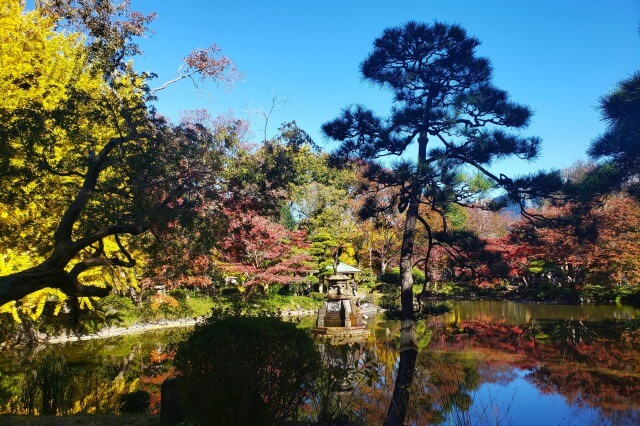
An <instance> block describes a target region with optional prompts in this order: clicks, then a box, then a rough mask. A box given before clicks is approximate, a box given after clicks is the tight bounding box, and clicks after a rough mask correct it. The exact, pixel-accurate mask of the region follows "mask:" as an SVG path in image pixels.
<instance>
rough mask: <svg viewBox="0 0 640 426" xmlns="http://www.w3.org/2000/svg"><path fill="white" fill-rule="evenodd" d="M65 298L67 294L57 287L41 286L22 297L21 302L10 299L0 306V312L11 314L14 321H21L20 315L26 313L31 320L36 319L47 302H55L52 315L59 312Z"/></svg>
mask: <svg viewBox="0 0 640 426" xmlns="http://www.w3.org/2000/svg"><path fill="white" fill-rule="evenodd" d="M65 300H67V295H66V294H64V293H63V292H62V291H60V290H58V289H57V288H49V287H47V288H43V289H42V290H38V291H36V292H33V293H31V294H29V295H28V296H26V297H24V298H22V300H21V301H20V302H21V303H20V304H18V303H16V301H11V302H9V303H5V304H4V305H2V306H0V313H7V314H11V316H12V317H13V319H14V321H16V322H17V323H22V319H21V318H20V316H21V315H26V316H28V317H29V318H31V319H32V320H36V319H38V318H39V317H40V315H42V312H43V311H44V307H45V304H46V303H47V302H52V303H55V304H56V306H55V308H54V315H57V314H58V313H59V312H60V308H61V307H62V305H63V304H64V302H65Z"/></svg>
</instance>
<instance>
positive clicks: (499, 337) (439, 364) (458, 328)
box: [0, 302, 640, 425]
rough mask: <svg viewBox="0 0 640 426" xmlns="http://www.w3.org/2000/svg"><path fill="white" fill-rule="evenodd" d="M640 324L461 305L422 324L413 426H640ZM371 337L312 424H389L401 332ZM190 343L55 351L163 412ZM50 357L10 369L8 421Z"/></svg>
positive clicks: (594, 311)
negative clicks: (177, 356) (321, 420)
mask: <svg viewBox="0 0 640 426" xmlns="http://www.w3.org/2000/svg"><path fill="white" fill-rule="evenodd" d="M639 323H640V320H639V312H638V309H636V308H632V307H626V306H615V305H614V306H581V307H576V306H549V305H523V304H516V303H497V302H460V303H458V304H456V305H455V307H454V311H453V312H452V313H450V314H447V315H444V316H441V317H438V318H435V319H432V320H430V321H429V322H428V323H427V322H422V323H420V324H418V327H417V335H418V339H419V345H420V348H421V351H420V354H419V357H418V361H417V368H416V376H415V381H414V392H413V395H414V397H413V398H412V402H411V407H410V412H409V416H410V418H409V421H410V422H411V423H412V424H419V425H423V424H473V425H477V424H514V425H518V424H524V425H529V424H572V425H575V424H611V425H627V424H628V425H631V424H633V425H636V424H640V398H639V397H638V395H640V331H639ZM368 326H369V329H370V331H371V336H370V337H369V338H368V339H367V340H366V341H364V342H362V345H353V346H351V347H330V346H326V345H325V346H323V347H322V348H321V349H322V352H323V354H324V356H325V358H326V359H327V360H326V364H327V366H328V369H327V371H328V372H329V373H330V374H332V375H333V376H331V377H330V376H326V375H325V377H324V380H325V382H324V386H325V391H324V393H319V394H316V395H315V397H316V399H315V400H310V401H309V404H308V406H307V407H306V410H307V412H306V417H307V418H310V419H312V418H317V417H318V416H319V415H320V413H321V412H323V410H324V412H325V413H327V414H326V418H329V417H331V418H334V419H337V418H340V416H341V415H344V416H347V417H349V418H350V419H352V420H355V421H358V422H361V423H363V424H381V423H382V422H383V419H384V417H385V415H386V410H387V407H388V403H389V400H390V398H391V391H392V389H391V386H390V384H392V383H393V382H394V379H395V377H394V372H395V370H396V367H397V363H398V337H399V324H398V323H397V322H394V321H386V320H384V318H382V317H381V316H378V317H374V318H371V319H370V320H369V323H368ZM183 336H184V330H180V331H178V330H168V331H164V332H157V333H145V334H144V335H138V336H126V337H119V338H114V339H108V340H102V341H87V342H78V343H74V344H67V345H64V346H59V347H57V349H56V350H58V351H60V352H62V353H63V354H64V356H65V357H66V359H67V364H68V365H69V367H70V368H71V369H72V371H73V374H75V375H76V376H77V377H78V378H81V380H82V381H83V382H85V383H87V384H91V383H94V382H95V383H96V386H95V388H96V389H109V386H111V385H112V384H113V381H114V380H115V379H116V378H117V377H118V376H121V377H123V378H124V379H125V383H127V384H131V383H133V382H134V381H136V380H137V381H138V383H137V386H138V387H140V388H142V389H145V390H147V391H148V392H149V393H150V394H151V399H152V404H153V403H157V401H158V400H159V385H160V384H161V383H162V381H163V380H164V379H165V378H167V377H169V376H171V374H172V372H171V364H170V359H171V344H172V342H177V341H179V340H180V339H182V338H183ZM40 356H41V355H40V354H38V355H35V356H33V357H32V359H30V358H29V357H28V356H27V357H25V356H24V354H21V356H20V357H17V358H11V357H7V356H5V357H3V358H2V359H0V372H1V373H2V376H1V377H0V398H1V401H0V402H2V404H1V405H2V406H3V407H4V411H5V412H6V411H7V410H9V405H10V402H11V401H15V400H16V398H17V397H19V393H20V392H21V389H20V383H21V380H22V379H21V378H22V377H24V373H25V371H29V369H30V368H33V366H34V365H35V363H37V361H38V359H39V358H40ZM363 367H365V369H364V371H366V374H365V373H364V372H363V370H362V369H363ZM100 380H102V381H103V382H104V383H107V384H109V386H107V385H99V384H98V381H100ZM87 389H89V388H87ZM92 389H93V388H92ZM85 393H89V391H86V392H85ZM85 400H86V396H85ZM89 402H91V401H89ZM89 402H85V408H84V410H85V411H90V410H91V407H90V404H89ZM74 403H75V402H74ZM94 406H96V407H98V408H93V409H94V410H98V409H99V410H104V411H108V407H102V408H100V406H99V405H98V402H95V403H94ZM302 416H303V417H304V416H305V414H304V413H303V414H302Z"/></svg>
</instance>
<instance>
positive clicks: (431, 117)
mask: <svg viewBox="0 0 640 426" xmlns="http://www.w3.org/2000/svg"><path fill="white" fill-rule="evenodd" d="M479 44H480V42H479V41H478V39H476V38H474V37H470V36H468V35H467V33H466V32H465V30H464V29H463V28H462V27H460V26H459V25H449V24H444V23H439V22H435V23H434V24H431V25H430V24H424V23H417V22H409V23H407V24H405V25H402V26H400V27H393V28H388V29H386V30H385V31H384V32H383V34H382V35H381V36H380V37H379V38H378V39H376V40H375V43H374V48H373V52H372V53H371V54H370V55H369V56H368V57H367V58H366V59H365V60H364V62H362V64H361V72H362V76H363V78H364V79H365V80H366V81H369V82H371V83H372V84H375V85H379V86H381V87H382V88H384V89H387V90H389V91H391V92H392V93H393V96H394V105H393V108H392V110H391V114H390V116H389V117H388V118H386V119H382V118H380V117H378V116H376V115H375V114H374V113H373V112H372V111H371V110H369V109H367V108H365V107H364V106H360V105H357V106H352V107H348V108H346V109H345V110H344V111H343V112H342V114H341V116H340V117H338V118H337V119H335V120H333V121H331V122H328V123H326V124H325V125H324V126H323V131H324V133H325V134H326V135H327V136H328V137H330V138H332V139H334V140H337V141H340V142H341V145H340V147H339V148H338V150H337V151H336V152H335V153H334V154H335V157H336V158H339V159H342V160H348V159H352V158H360V159H366V160H368V161H371V164H372V166H371V168H370V173H369V175H370V176H369V177H370V178H373V179H374V180H376V181H378V182H380V183H382V184H384V186H396V187H397V188H398V189H399V190H398V197H397V198H396V206H397V208H398V209H399V210H400V211H401V212H405V214H406V220H405V225H404V230H403V240H402V247H401V252H400V273H401V296H400V297H401V305H402V312H401V319H402V329H401V337H400V364H399V367H398V373H397V376H396V383H395V389H394V392H393V399H392V402H391V404H390V406H389V410H388V413H387V418H386V421H385V424H388V425H401V424H403V421H404V418H405V416H406V413H407V406H408V401H409V396H410V387H411V383H412V381H413V375H414V367H415V361H416V356H417V353H418V346H417V343H416V338H415V318H416V315H415V312H414V304H413V302H414V297H413V291H412V288H413V279H412V274H411V269H412V266H413V265H412V262H413V260H414V239H415V236H416V227H417V223H418V222H421V223H422V225H424V227H425V229H426V231H427V233H428V234H431V232H430V226H429V223H428V221H427V220H425V219H424V218H423V217H421V216H420V205H421V204H424V205H427V206H428V207H429V208H430V209H431V210H432V211H435V212H436V213H439V214H441V215H442V216H443V217H444V214H445V212H446V209H447V206H449V205H451V203H458V204H465V203H467V202H469V201H470V200H471V197H472V194H473V185H471V184H469V183H468V182H465V181H464V180H461V179H460V174H461V172H463V171H464V170H465V169H468V168H471V169H476V170H477V171H478V172H479V173H480V174H482V175H484V176H485V177H486V178H488V179H489V180H491V181H493V182H494V183H495V184H496V185H497V186H502V187H505V188H507V189H509V190H510V191H512V192H515V191H517V188H514V181H512V180H511V179H509V178H507V177H506V176H504V175H496V174H494V173H493V172H492V171H491V170H490V169H489V166H490V164H491V163H492V161H494V160H495V159H499V158H505V157H508V156H516V157H519V158H522V159H532V158H534V157H535V156H536V154H537V152H538V146H539V144H540V139H538V138H535V137H523V136H521V135H519V134H518V133H508V132H506V131H505V130H503V129H504V128H514V129H519V128H524V127H526V126H527V125H528V122H529V118H530V116H531V111H530V110H529V108H527V107H526V106H523V105H520V104H517V103H514V102H512V101H510V100H509V97H508V95H507V92H505V91H503V90H500V89H498V88H496V87H495V86H493V85H492V83H491V73H492V70H491V65H490V63H489V60H488V59H486V58H482V57H478V56H477V55H476V48H477V47H478V45H479ZM416 142H417V153H415V152H414V153H413V161H409V160H407V159H408V158H409V157H410V152H409V151H410V148H411V147H413V146H415V144H416ZM390 155H391V156H402V158H403V159H404V160H403V161H402V162H401V163H398V164H396V165H395V166H394V167H393V169H391V170H389V169H388V168H383V167H381V166H376V163H375V162H376V160H378V159H380V158H381V157H384V156H390ZM365 207H366V208H367V209H369V210H375V209H376V208H382V207H385V206H376V200H375V199H374V198H371V199H370V200H369V202H368V203H365ZM387 207H388V206H387ZM430 240H431V239H430ZM427 252H428V250H427ZM427 261H428V260H427Z"/></svg>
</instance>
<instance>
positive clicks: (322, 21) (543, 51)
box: [132, 0, 640, 174]
mask: <svg viewBox="0 0 640 426" xmlns="http://www.w3.org/2000/svg"><path fill="white" fill-rule="evenodd" d="M132 7H133V9H135V10H142V11H155V12H157V15H158V16H157V19H156V21H155V22H154V23H153V24H152V29H153V30H154V32H155V33H154V34H152V35H151V36H150V37H148V38H146V39H144V40H142V42H141V45H142V47H143V49H144V50H145V56H144V57H142V58H137V59H136V64H137V67H138V68H139V69H144V70H150V71H154V72H156V73H157V74H158V79H157V82H158V83H161V82H164V81H166V80H169V79H171V78H173V77H174V76H175V72H176V70H177V68H178V66H179V64H180V62H181V59H182V58H183V57H184V56H186V55H187V54H188V53H189V52H190V51H191V50H192V49H194V48H198V47H206V46H208V45H209V44H211V43H212V42H215V43H217V44H218V45H219V46H221V47H222V48H223V53H224V54H225V55H227V56H229V57H230V58H232V59H233V60H234V61H235V62H236V65H237V67H238V68H239V69H240V70H241V71H242V72H243V73H244V75H245V77H244V80H243V81H241V82H238V83H236V84H235V85H234V86H233V87H232V88H231V89H230V90H226V89H225V88H224V87H215V86H214V85H211V86H209V87H207V88H206V89H207V90H204V91H202V90H201V91H197V90H194V88H193V86H192V85H190V84H188V83H187V82H186V81H183V82H182V84H179V85H176V86H173V87H171V88H170V89H168V90H166V91H163V92H159V97H160V99H159V101H158V102H157V107H158V109H159V111H160V112H161V113H163V114H165V115H167V116H169V117H171V118H177V117H178V114H179V111H183V110H189V109H196V108H206V109H208V110H209V111H210V112H211V113H212V114H213V115H217V114H220V113H224V112H226V111H229V110H231V111H233V112H234V113H235V114H236V115H237V116H241V117H244V118H247V119H250V120H252V121H253V122H254V132H255V138H256V139H258V140H259V139H261V138H262V133H261V129H262V128H263V126H264V123H263V122H261V121H260V120H261V118H260V114H259V111H267V110H268V109H269V108H270V107H271V102H272V99H273V97H274V96H277V98H278V99H279V100H281V101H285V100H286V103H285V104H282V105H279V106H278V108H277V111H275V112H273V114H272V115H271V119H270V122H269V127H268V135H269V136H273V135H274V134H275V133H276V131H277V127H278V126H279V124H280V123H282V122H285V121H290V120H294V119H295V120H296V121H297V123H298V125H299V126H300V127H301V128H303V129H304V130H306V131H307V132H308V133H309V134H310V135H311V136H312V137H313V138H314V139H315V140H316V141H317V142H319V143H320V144H321V145H323V146H324V147H325V148H326V149H329V150H330V149H331V148H332V146H335V145H332V144H330V143H329V142H328V141H324V140H323V139H322V136H321V133H320V126H321V125H322V123H324V122H326V121H328V120H331V119H333V118H335V117H336V116H337V115H338V114H339V112H340V110H341V109H342V108H343V107H345V106H347V105H348V104H353V103H363V104H365V105H367V106H369V107H371V108H373V109H375V110H376V111H377V112H378V113H379V114H381V115H386V113H387V111H388V110H389V107H390V96H389V94H388V93H386V92H383V91H381V90H380V89H378V88H377V87H371V86H370V85H369V84H367V83H364V82H362V81H361V79H360V75H359V73H358V65H359V63H360V62H361V61H362V60H363V59H364V58H365V56H366V55H367V54H368V53H369V52H370V50H371V47H372V43H373V41H374V39H375V38H376V37H377V36H379V35H380V34H381V32H382V30H383V29H384V28H386V27H389V26H397V25H400V24H402V23H404V22H406V21H408V20H418V21H424V22H433V21H434V20H439V21H444V22H449V23H459V24H461V25H462V26H463V27H465V28H466V29H467V31H468V33H469V34H471V35H474V36H476V37H478V38H479V39H480V40H481V42H482V45H481V46H480V48H479V53H480V54H481V55H482V56H486V57H488V58H489V59H490V60H491V62H492V64H493V67H494V82H495V84H496V85H497V86H498V87H500V88H502V89H505V90H507V91H508V92H509V93H510V94H511V96H512V99H513V100H515V101H518V102H521V103H525V104H527V105H529V106H530V107H531V108H532V109H533V110H534V112H535V115H534V117H533V122H532V125H531V126H530V128H529V129H528V133H529V134H532V135H537V136H540V137H542V138H543V140H544V145H543V150H542V155H541V157H540V158H539V160H538V161H536V162H535V163H534V164H526V163H524V164H523V163H514V162H513V161H510V162H508V163H504V164H498V165H497V167H498V168H500V169H501V170H503V169H504V170H506V171H507V172H508V173H511V174H518V173H522V172H528V171H533V170H535V169H539V168H544V169H548V168H562V167H568V166H570V165H571V164H573V163H574V162H575V161H576V160H578V159H584V158H585V157H586V155H585V151H586V148H587V146H588V144H589V142H590V141H591V140H592V139H593V138H594V137H596V136H597V135H598V134H599V133H600V132H602V130H603V129H604V124H603V123H602V122H601V121H600V119H599V114H598V112H597V110H596V108H595V107H596V106H597V104H598V98H599V97H600V96H602V95H604V94H606V93H607V92H609V91H610V90H611V89H612V88H614V87H615V85H616V83H617V82H618V81H620V80H621V79H623V78H625V77H628V76H629V75H631V74H632V73H633V72H634V71H636V70H640V33H639V32H638V30H639V28H640V1H639V0H607V1H604V0H602V1H596V0H583V1H573V0H537V1H524V0H522V1H519V0H503V1H498V0H486V1H483V2H471V1H455V2H454V1H444V0H440V1H432V0H422V1H402V0H396V1H394V2H391V1H373V0H369V1H366V2H365V1H350V0H342V1H334V0H324V1H310V0H295V1H277V0H272V1H248V0H235V1H213V0H185V1H181V2H177V1H154V2H151V1H148V0H147V1H143V0H132Z"/></svg>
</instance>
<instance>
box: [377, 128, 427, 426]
mask: <svg viewBox="0 0 640 426" xmlns="http://www.w3.org/2000/svg"><path fill="white" fill-rule="evenodd" d="M427 141H428V139H427V134H426V132H421V133H420V137H419V139H418V169H420V168H421V167H422V166H423V165H424V163H425V159H426V155H427ZM421 196H422V185H421V184H420V182H419V180H418V179H417V178H414V179H413V181H412V182H411V192H410V194H409V200H408V201H409V204H408V206H407V217H406V220H405V223H404V231H403V233H402V248H401V250H400V277H401V288H400V303H401V312H400V319H401V321H402V326H401V328H400V364H399V365H398V372H397V374H396V383H395V387H394V389H393V396H392V397H391V402H390V403H389V410H388V411H387V418H386V419H385V421H384V424H385V426H400V425H403V424H404V419H405V417H406V416H407V410H408V408H409V397H410V389H411V385H412V383H413V376H414V372H415V366H416V359H417V358H418V342H417V339H416V318H415V313H414V311H413V275H412V269H413V244H414V241H415V237H416V223H417V221H418V215H419V213H420V212H419V208H420V199H421Z"/></svg>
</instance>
